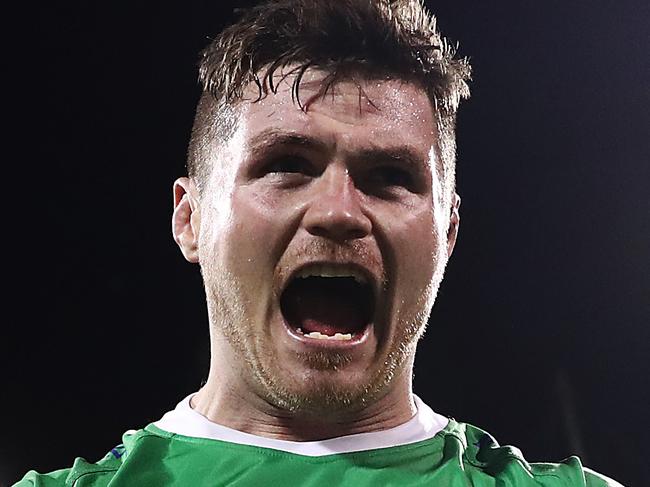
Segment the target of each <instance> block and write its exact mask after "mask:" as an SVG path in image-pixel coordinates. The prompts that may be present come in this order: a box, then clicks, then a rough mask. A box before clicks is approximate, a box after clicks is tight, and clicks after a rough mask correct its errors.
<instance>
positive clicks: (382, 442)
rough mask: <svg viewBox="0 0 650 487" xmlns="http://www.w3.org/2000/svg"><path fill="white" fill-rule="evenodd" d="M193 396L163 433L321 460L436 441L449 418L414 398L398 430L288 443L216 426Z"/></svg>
mask: <svg viewBox="0 0 650 487" xmlns="http://www.w3.org/2000/svg"><path fill="white" fill-rule="evenodd" d="M192 395H193V394H191V395H189V396H187V397H186V398H185V399H183V400H182V401H181V402H180V403H178V406H176V409H174V410H172V411H169V412H168V413H165V415H164V416H163V417H162V418H161V419H160V420H158V421H156V422H155V423H154V425H155V426H157V427H158V428H160V429H161V430H164V431H168V432H169V433H175V434H179V435H183V436H192V437H195V438H207V439H212V440H221V441H228V442H230V443H238V444H241V445H251V446H258V447H262V448H272V449H274V450H281V451H285V452H289V453H296V454H298V455H306V456H311V457H319V456H324V455H333V454H337V453H350V452H355V451H364V450H374V449H377V448H387V447H391V446H399V445H408V444H410V443H415V442H418V441H422V440H428V439H430V438H433V437H434V436H435V435H436V434H437V433H438V432H439V431H441V430H442V429H443V428H444V427H445V426H447V423H448V422H449V419H447V418H445V417H444V416H442V415H440V414H438V413H435V412H434V411H433V410H432V409H431V408H430V407H429V406H427V405H426V404H424V402H422V400H421V399H420V398H419V397H417V396H414V400H415V405H416V407H417V413H416V414H415V416H413V417H412V418H411V419H410V420H409V421H407V422H406V423H404V424H401V425H399V426H395V427H394V428H389V429H386V430H382V431H373V432H370V433H359V434H355V435H349V436H341V437H338V438H330V439H327V440H320V441H286V440H276V439H272V438H265V437H262V436H257V435H252V434H250V433H243V432H241V431H237V430H234V429H232V428H228V427H226V426H222V425H220V424H217V423H213V422H212V421H210V420H208V419H207V418H206V417H205V416H202V415H201V414H199V413H198V412H196V411H195V410H194V409H192V407H191V406H190V398H191V397H192Z"/></svg>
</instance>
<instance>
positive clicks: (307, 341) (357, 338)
mask: <svg viewBox="0 0 650 487" xmlns="http://www.w3.org/2000/svg"><path fill="white" fill-rule="evenodd" d="M284 328H285V330H287V333H288V334H289V336H290V337H291V338H292V339H294V340H297V341H298V342H300V343H301V344H303V345H305V346H308V347H317V348H325V349H336V350H346V349H350V348H354V347H358V346H360V345H362V344H363V343H365V342H366V341H367V340H368V337H369V336H370V331H371V330H372V324H368V326H366V327H365V328H364V330H363V332H362V333H356V334H354V335H353V336H352V338H351V339H349V340H336V339H333V338H331V339H328V338H312V337H308V336H305V335H303V334H302V333H300V332H298V331H296V330H294V329H293V328H292V327H291V326H289V324H288V323H287V322H286V320H284Z"/></svg>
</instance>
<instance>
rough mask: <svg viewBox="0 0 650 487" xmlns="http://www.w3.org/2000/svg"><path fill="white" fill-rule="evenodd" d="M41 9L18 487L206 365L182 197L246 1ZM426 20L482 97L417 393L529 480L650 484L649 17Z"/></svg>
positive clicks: (465, 8)
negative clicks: (203, 109)
mask: <svg viewBox="0 0 650 487" xmlns="http://www.w3.org/2000/svg"><path fill="white" fill-rule="evenodd" d="M41 3H42V5H41V6H40V7H37V8H36V10H34V12H33V13H32V20H33V22H32V23H31V24H30V25H31V27H30V29H31V30H29V31H28V32H26V33H25V38H27V37H29V40H30V47H29V48H25V49H24V51H25V52H24V54H22V56H23V60H24V61H26V63H27V64H28V65H29V68H28V70H27V71H25V72H23V73H21V74H20V76H23V79H26V80H27V79H29V81H30V82H31V83H33V84H34V85H35V88H34V89H33V90H32V91H31V93H30V94H29V95H28V96H26V97H25V98H24V99H21V100H19V102H20V103H22V104H24V106H25V108H24V111H25V112H26V113H27V115H28V118H29V120H28V122H26V123H25V124H24V125H22V126H20V127H19V129H20V131H21V132H22V135H23V136H24V137H25V138H26V139H27V142H21V143H22V145H21V147H20V157H19V158H17V159H15V160H13V161H5V162H6V163H7V164H8V167H10V168H11V170H10V173H11V174H13V176H12V177H11V178H9V179H8V180H5V185H4V188H3V189H4V190H5V191H4V196H5V201H4V203H5V205H4V206H3V209H4V218H3V223H4V224H3V228H4V230H5V232H4V235H5V243H6V244H7V243H8V244H9V249H10V250H8V251H6V252H5V259H4V267H3V268H4V275H5V283H10V284H11V286H9V289H8V290H6V291H5V293H4V294H5V299H6V302H5V304H4V305H3V308H4V311H3V317H4V320H3V321H4V330H5V333H4V336H5V340H4V341H3V345H2V347H3V352H2V355H3V362H4V363H3V370H4V372H5V377H6V380H4V381H3V382H4V387H3V389H4V390H3V401H2V403H3V414H2V420H1V421H2V432H1V434H0V484H3V485H4V484H6V483H8V482H12V481H15V480H17V479H18V477H19V476H21V475H22V474H23V473H24V472H25V471H26V470H28V469H30V468H34V469H37V470H39V471H48V470H52V469H56V468H60V467H64V466H69V465H71V464H72V462H73V460H74V458H75V456H83V457H85V458H87V459H89V460H93V461H94V460H97V459H99V458H100V457H101V456H103V454H104V453H105V452H106V451H108V450H109V449H110V448H112V447H113V446H114V445H115V444H117V443H119V442H120V437H121V434H122V432H123V431H125V430H126V429H128V428H137V427H141V426H143V425H145V424H146V423H148V422H150V421H152V420H156V419H158V418H159V417H160V415H161V414H162V413H163V412H164V411H165V410H167V409H170V408H172V407H173V406H174V405H175V403H176V402H177V401H178V400H180V399H181V398H182V397H184V395H186V394H188V393H190V392H191V391H194V390H196V389H197V388H198V387H199V386H200V384H201V382H202V381H203V380H204V378H205V377H206V375H207V366H208V352H209V350H208V331H207V322H206V312H205V305H204V296H203V292H202V288H201V284H200V276H199V272H198V268H197V267H194V266H190V265H189V264H187V263H186V262H185V261H184V260H183V258H182V257H181V254H180V252H179V251H178V250H177V248H176V247H175V244H174V243H173V241H172V238H171V236H170V223H169V219H170V215H171V209H172V207H171V205H172V199H171V185H172V182H173V181H174V179H175V178H176V177H177V176H179V175H182V174H183V171H184V157H185V150H186V144H187V140H188V137H189V132H190V127H191V122H192V117H193V109H194V105H195V103H196V100H197V98H198V94H199V89H198V87H197V84H196V68H195V64H196V60H197V52H198V51H199V50H200V49H201V48H202V47H203V46H204V45H205V44H206V42H207V39H206V37H207V36H210V35H214V34H215V33H216V32H217V31H218V30H219V29H220V28H221V26H223V25H224V24H225V23H226V22H227V21H228V19H229V17H230V12H231V10H232V7H233V5H234V3H233V2H216V1H213V2H207V1H197V2H192V3H189V2H173V4H174V5H173V6H170V5H169V4H165V3H159V2H137V1H133V2H102V3H101V4H99V3H96V2H67V3H65V4H62V2H47V3H46V2H41ZM171 3H172V2H170V4H171ZM430 6H431V8H432V10H433V11H434V12H435V13H437V15H438V18H439V22H440V26H441V29H442V31H443V33H444V34H445V35H447V36H449V37H450V38H451V39H453V40H458V41H460V46H461V49H460V51H461V53H462V54H465V55H469V56H470V57H471V58H472V62H473V65H474V69H475V82H474V83H473V85H472V88H473V96H472V99H471V100H470V101H469V102H468V103H466V104H465V106H463V107H462V109H461V113H460V118H459V129H458V139H459V160H458V186H459V193H460V194H461V196H462V198H463V204H462V208H461V210H462V211H461V215H462V225H461V232H460V240H459V242H458V245H457V247H456V252H455V254H454V256H453V259H452V261H451V263H450V265H449V267H448V271H447V277H446V280H445V282H444V283H443V286H442V289H441V292H440V295H439V298H438V302H437V304H436V307H435V308H434V312H433V314H432V318H431V325H430V328H429V331H428V334H427V336H426V338H425V340H424V341H423V343H422V344H421V346H420V352H419V356H418V362H417V367H416V392H417V393H418V394H419V395H420V396H421V397H422V398H423V399H425V401H427V402H428V403H430V404H431V405H432V406H433V407H434V408H435V409H436V410H438V411H439V412H441V413H444V414H448V415H453V416H454V417H455V418H457V419H459V420H463V421H467V422H471V423H473V424H475V425H478V426H481V427H483V428H485V429H487V430H488V431H490V432H491V433H492V434H494V435H495V436H496V437H497V438H498V439H499V441H500V442H501V443H512V444H515V445H517V446H518V447H520V448H521V449H522V450H523V451H524V454H525V455H526V457H527V458H528V460H530V461H534V460H560V459H562V458H564V457H565V456H567V455H569V454H571V453H578V454H580V455H581V457H582V459H583V461H584V463H585V464H586V465H588V466H590V467H592V468H594V469H596V470H599V471H602V472H603V473H606V474H608V475H610V476H612V477H614V478H617V479H618V480H619V481H621V482H623V483H624V484H626V485H630V486H641V485H649V484H650V475H649V474H648V471H649V469H648V467H647V464H646V462H647V459H646V458H644V457H646V456H647V455H643V452H646V453H647V444H648V442H647V439H646V436H647V433H648V432H649V431H650V418H649V415H648V402H649V392H648V390H649V388H648V374H649V373H650V366H649V361H648V359H647V355H648V348H649V347H648V344H649V343H650V340H649V338H650V331H649V327H648V325H649V324H650V302H649V301H650V300H649V299H648V296H650V266H649V262H650V218H649V217H650V211H649V209H650V207H649V204H648V186H649V182H650V165H649V162H650V161H649V159H650V158H649V155H650V151H649V146H648V129H649V127H650V123H649V115H648V114H649V112H650V110H649V109H650V97H649V93H650V90H648V87H649V86H650V66H649V61H648V60H649V59H650V57H649V56H648V52H649V50H648V43H647V40H648V30H649V27H650V3H648V2H647V1H645V0H638V1H634V0H619V1H617V2H613V1H604V0H598V1H593V0H592V1H579V0H576V1H547V2H540V1H532V0H529V1H521V0H508V1H500V2H486V1H475V2H472V1H453V2H444V3H443V2H430ZM32 43H33V44H35V45H34V46H33V47H32V46H31V44H32ZM10 47H19V46H10ZM5 95H7V94H5ZM9 96H11V94H9ZM7 143H8V145H12V144H13V141H11V140H9V141H7Z"/></svg>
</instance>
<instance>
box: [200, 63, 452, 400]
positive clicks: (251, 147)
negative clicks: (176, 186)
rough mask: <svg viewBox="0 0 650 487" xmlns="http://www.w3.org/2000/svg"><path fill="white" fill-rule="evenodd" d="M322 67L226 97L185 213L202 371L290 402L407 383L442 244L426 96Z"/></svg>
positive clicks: (360, 394) (355, 396) (444, 213)
mask: <svg viewBox="0 0 650 487" xmlns="http://www.w3.org/2000/svg"><path fill="white" fill-rule="evenodd" d="M322 76H323V75H322V73H319V72H311V73H308V74H307V75H306V76H305V78H304V79H303V82H302V84H301V86H300V97H301V100H302V101H303V103H305V102H307V103H308V108H307V110H306V111H303V110H301V109H300V108H299V106H298V105H297V103H295V102H294V101H293V100H292V96H291V87H290V84H291V82H292V80H291V79H290V78H289V79H288V80H286V81H284V82H283V83H282V84H281V85H280V89H279V90H278V92H277V94H273V93H270V94H269V95H268V96H267V97H266V98H264V99H262V100H261V101H258V102H249V101H244V102H241V104H240V105H238V108H237V116H238V123H237V129H236V132H235V134H234V136H233V137H232V138H231V139H230V140H229V141H228V142H227V144H225V146H222V147H220V148H219V149H218V150H215V153H214V154H213V156H212V158H213V161H212V164H213V165H214V170H213V171H212V174H211V176H210V178H209V180H208V181H207V184H206V185H205V188H204V190H203V194H202V196H201V199H200V204H199V207H198V209H197V211H195V215H194V217H195V218H194V226H195V231H196V233H197V234H198V258H199V262H200V265H201V269H202V273H203V277H204V281H205V287H206V294H207V299H208V308H209V314H210V321H211V334H212V347H213V350H212V355H213V357H212V360H213V367H216V368H217V370H221V371H226V370H227V371H228V372H227V375H228V376H229V377H234V378H236V379H233V380H234V381H235V382H236V384H231V385H230V386H229V387H232V388H234V389H236V390H238V391H240V392H241V391H246V393H251V392H252V393H253V394H255V395H257V396H258V397H261V398H262V399H263V400H265V401H267V402H270V403H271V404H273V405H275V406H278V407H280V408H283V409H288V410H292V411H297V410H306V411H315V412H319V411H322V410H325V409H326V410H327V411H329V412H332V411H333V410H336V409H337V408H340V409H344V408H348V409H349V408H356V407H359V408H360V407H364V406H365V405H367V404H368V403H369V402H370V401H372V400H374V399H376V398H378V397H383V396H385V395H386V394H389V393H390V392H391V391H393V390H395V388H396V387H400V386H399V385H398V384H400V381H401V386H404V387H410V376H411V368H412V359H413V355H414V353H415V344H416V341H417V339H418V337H419V336H420V335H421V333H422V331H423V329H424V326H425V324H426V320H427V318H428V316H429V312H430V309H431V306H432V305H433V301H434V299H435V294H436V292H437V289H438V285H439V283H440V280H441V279H442V274H443V270H444V266H445V264H446V261H447V255H448V252H449V251H450V249H451V247H452V246H453V239H455V227H454V229H453V231H452V232H448V228H449V222H450V220H449V215H450V208H448V207H443V201H444V200H446V199H445V198H444V197H443V195H442V194H441V188H442V184H441V181H440V171H439V169H437V168H440V167H441V162H440V161H439V160H438V155H437V154H438V152H437V151H436V150H435V149H434V148H435V147H436V130H435V123H434V114H433V111H432V108H431V104H430V102H429V100H428V98H427V96H426V94H425V92H424V91H423V90H421V89H420V88H418V87H417V86H415V85H412V84H408V83H405V82H402V81H396V80H381V81H377V80H375V81H362V82H360V84H356V83H353V82H341V83H339V84H337V85H335V86H334V87H333V88H332V89H330V90H329V91H328V92H327V94H326V96H324V97H322V98H320V97H315V98H314V96H315V95H316V93H317V90H318V88H319V87H320V83H319V81H320V79H321V78H322ZM254 94H255V93H252V95H251V99H255V96H254ZM310 98H313V99H311V100H310ZM214 362H216V365H215V363H214ZM223 373H224V374H225V372H223Z"/></svg>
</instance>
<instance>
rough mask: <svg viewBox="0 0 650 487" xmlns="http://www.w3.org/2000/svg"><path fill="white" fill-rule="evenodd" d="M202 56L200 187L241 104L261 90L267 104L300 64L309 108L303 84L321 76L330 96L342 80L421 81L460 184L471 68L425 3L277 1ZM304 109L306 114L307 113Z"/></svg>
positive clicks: (192, 156)
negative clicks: (462, 111)
mask: <svg viewBox="0 0 650 487" xmlns="http://www.w3.org/2000/svg"><path fill="white" fill-rule="evenodd" d="M240 13H241V17H240V19H239V20H238V21H237V22H235V23H234V24H232V25H231V26H229V27H227V28H226V29H224V30H223V31H222V32H221V33H220V34H219V35H218V36H217V37H216V38H215V39H214V40H213V41H212V42H211V43H210V44H209V45H208V46H207V47H206V48H205V49H204V50H203V51H202V53H201V59H200V63H199V80H200V82H201V84H202V87H203V94H202V96H201V99H200V101H199V104H198V106H197V110H196V118H195V121H194V127H193V129H192V137H191V140H190V146H189V153H188V163H187V168H188V174H189V176H190V177H191V178H193V179H195V182H196V183H197V186H198V187H199V190H200V189H201V186H202V184H201V183H202V182H203V181H205V180H206V179H207V177H208V175H209V173H210V170H211V167H210V166H209V164H210V161H209V160H208V159H209V158H208V157H207V156H206V154H207V153H208V151H207V148H208V146H209V145H210V144H214V143H219V142H220V141H223V140H227V138H228V137H229V136H230V135H231V134H232V132H233V131H234V129H235V120H236V117H235V116H234V112H233V107H234V106H235V105H236V103H237V102H238V101H241V100H242V97H243V93H244V90H245V88H246V87H247V86H248V85H249V84H251V83H254V84H255V85H257V88H258V90H259V98H258V99H261V98H263V97H264V96H266V95H267V94H268V93H269V91H271V92H276V90H277V83H276V84H274V74H275V73H276V72H277V70H278V69H280V70H282V68H286V67H287V66H291V72H290V74H292V73H295V74H296V76H295V77H294V82H293V88H292V94H293V97H294V100H295V101H296V102H297V103H298V105H299V106H301V107H303V106H302V105H301V101H300V96H299V89H300V80H301V78H302V75H303V74H304V73H305V71H306V70H307V69H309V68H316V69H322V70H324V71H326V72H328V73H330V74H329V76H327V77H326V78H325V82H324V83H325V86H324V88H323V89H322V90H321V91H322V93H323V94H324V93H325V92H327V89H328V87H329V86H331V85H332V84H333V83H335V82H336V81H339V80H341V79H344V78H350V77H351V76H352V75H360V76H362V77H364V78H365V79H379V78H397V79H403V80H405V81H408V82H414V83H417V84H418V85H419V86H421V87H422V88H423V89H424V90H425V91H426V93H427V95H428V96H429V99H430V100H431V102H432V105H433V107H434V109H435V112H436V119H437V128H438V134H439V135H438V139H439V150H440V154H441V157H442V163H443V164H442V165H443V171H444V186H445V187H446V189H447V191H445V193H446V194H450V190H451V189H453V187H454V184H455V182H454V180H455V178H454V174H455V170H454V167H455V159H456V144H455V125H456V123H455V122H456V111H457V108H458V104H459V102H460V100H461V99H463V98H467V97H468V96H469V88H468V86H467V81H468V80H469V79H470V73H471V69H470V65H469V63H468V61H467V59H466V58H457V57H456V49H455V48H454V47H453V46H452V45H451V44H450V43H449V42H448V41H447V40H446V39H445V38H444V37H442V36H441V35H440V33H439V32H438V30H437V28H436V20H435V18H434V17H433V16H432V15H431V14H430V13H429V12H428V11H427V9H426V7H425V6H424V4H423V3H422V2H421V1H420V0H277V1H265V2H264V3H262V4H260V5H258V6H256V7H253V8H250V9H246V10H242V11H240ZM303 108H304V107H303Z"/></svg>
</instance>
